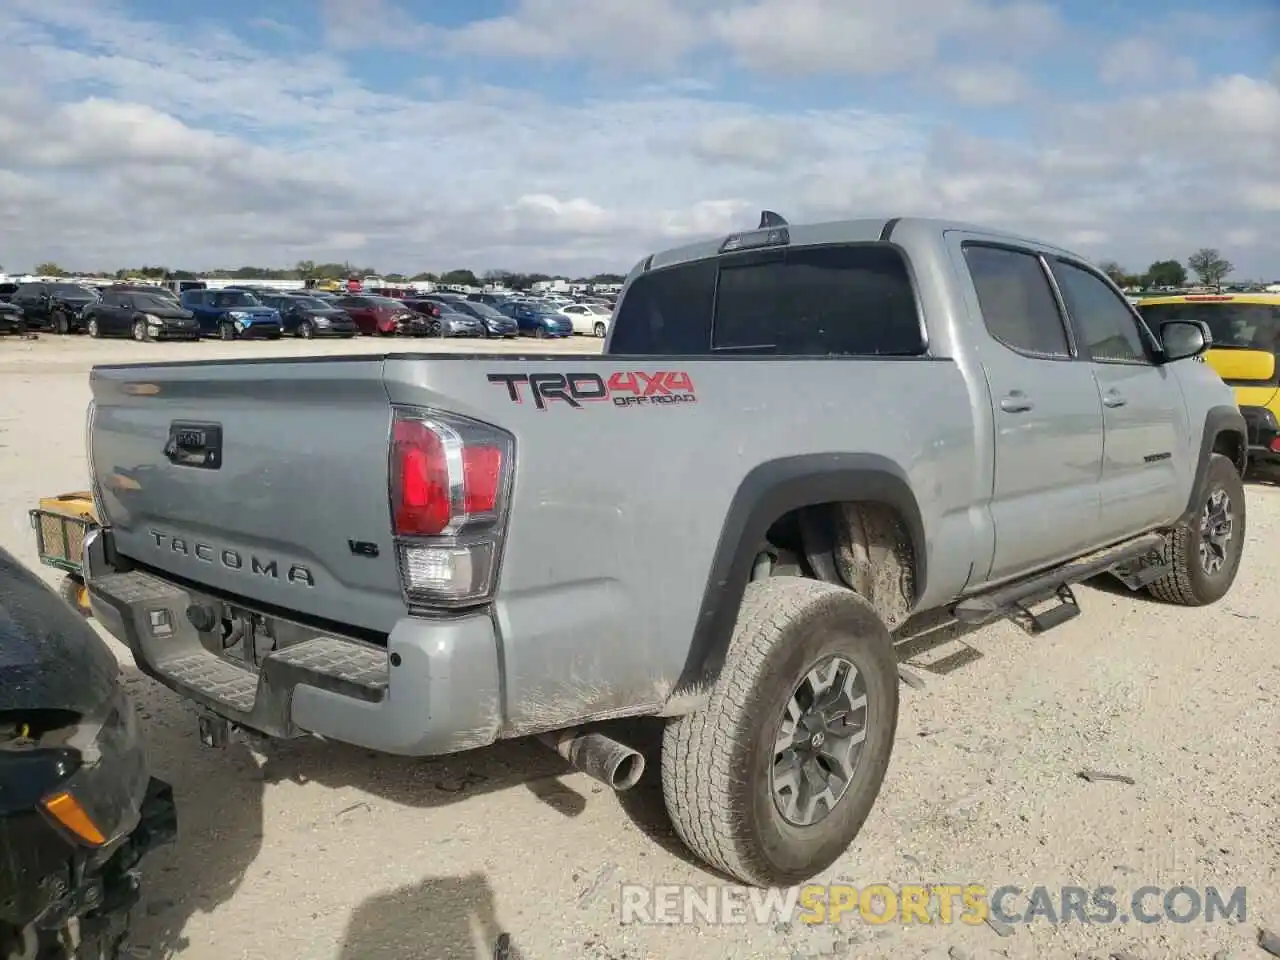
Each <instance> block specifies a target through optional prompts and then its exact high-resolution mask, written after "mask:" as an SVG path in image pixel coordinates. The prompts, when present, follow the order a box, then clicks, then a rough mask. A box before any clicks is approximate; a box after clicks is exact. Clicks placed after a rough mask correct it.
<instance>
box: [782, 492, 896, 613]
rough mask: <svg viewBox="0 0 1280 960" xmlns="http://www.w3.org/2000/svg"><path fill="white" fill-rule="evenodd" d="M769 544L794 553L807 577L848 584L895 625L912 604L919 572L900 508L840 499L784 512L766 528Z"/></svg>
mask: <svg viewBox="0 0 1280 960" xmlns="http://www.w3.org/2000/svg"><path fill="white" fill-rule="evenodd" d="M765 539H766V541H767V543H768V545H769V547H773V548H779V549H782V550H787V551H790V552H792V553H794V554H795V555H796V556H797V558H799V560H800V562H801V566H802V569H803V570H804V573H805V574H806V575H807V576H810V577H812V578H814V579H815V580H823V581H826V582H828V583H834V584H836V585H837V586H842V587H848V588H849V589H851V590H853V591H855V592H856V593H858V594H860V595H862V596H863V597H864V599H866V600H867V601H869V602H870V603H871V604H872V606H874V607H875V608H876V612H877V613H879V614H880V617H881V619H882V620H883V621H884V622H885V625H886V626H888V627H889V628H890V629H893V628H894V627H897V626H898V625H900V624H901V622H902V621H903V620H905V619H906V617H907V616H908V615H909V614H910V612H911V610H912V608H913V607H914V605H915V600H916V596H917V586H918V584H919V576H918V575H919V572H920V571H919V570H918V569H917V559H918V558H917V551H916V548H915V545H914V544H913V542H912V534H911V528H910V527H909V526H908V524H907V518H906V517H904V516H903V514H902V511H900V510H899V509H898V508H897V507H895V506H894V505H892V504H889V503H883V502H880V501H876V500H842V501H833V502H828V503H819V504H811V505H809V506H805V507H800V508H797V509H795V510H790V511H788V512H787V513H785V514H783V516H781V517H779V518H778V520H776V521H775V522H774V523H773V524H772V525H770V527H769V532H768V533H767V534H766V535H765Z"/></svg>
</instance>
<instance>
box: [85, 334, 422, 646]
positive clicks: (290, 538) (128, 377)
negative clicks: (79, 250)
mask: <svg viewBox="0 0 1280 960" xmlns="http://www.w3.org/2000/svg"><path fill="white" fill-rule="evenodd" d="M382 368H383V360H382V358H380V357H372V358H325V359H323V360H316V361H311V360H304V361H280V362H257V361H250V362H242V361H229V362H212V363H209V362H196V363H189V364H188V363H181V364H165V365H157V366H127V367H96V368H95V369H94V370H93V372H92V374H91V385H92V388H93V398H94V412H93V415H92V416H93V420H92V428H91V431H90V438H89V447H90V449H89V451H88V454H89V458H90V463H91V467H92V470H93V475H94V481H95V483H96V485H97V494H98V496H99V498H100V502H101V508H102V510H103V512H104V513H105V516H104V518H103V519H104V521H105V522H107V523H109V524H110V525H111V527H112V528H113V532H114V542H115V546H116V549H117V550H118V551H119V552H120V553H121V554H123V555H124V556H126V557H129V558H131V559H133V560H136V561H139V562H141V563H143V564H146V565H148V566H151V567H154V568H158V569H159V570H162V571H165V572H168V573H170V574H172V575H174V576H178V577H182V578H186V579H189V580H192V581H195V582H197V583H199V584H201V585H203V586H206V587H210V588H213V589H215V590H220V591H225V592H226V593H228V594H231V595H233V596H239V597H245V598H252V599H253V600H255V601H258V602H259V603H263V604H270V605H274V606H278V607H282V608H285V609H288V610H296V611H302V612H304V613H306V614H309V615H311V616H313V617H319V618H323V619H326V620H332V621H335V622H338V623H342V624H348V625H351V626H358V627H362V628H365V629H369V630H376V631H389V630H390V629H391V627H392V626H393V625H394V623H395V621H396V619H397V618H398V617H400V616H403V615H404V605H403V602H402V600H401V595H400V589H399V575H398V573H397V570H396V561H395V552H394V550H393V549H392V548H391V542H390V526H391V525H390V513H389V506H388V501H387V471H388V459H387V437H388V431H389V429H390V417H391V411H390V406H389V402H388V399H387V393H386V390H385V388H384V387H383V382H382ZM212 428H216V430H214V429H212ZM202 435H203V436H202ZM201 440H203V441H205V443H206V447H205V450H206V452H208V455H209V456H211V458H212V459H211V460H210V461H209V462H207V463H201V462H199V461H200V459H201V450H200V449H199V447H200V441H201ZM179 441H180V442H182V443H183V444H184V449H183V450H175V449H174V448H175V443H176V442H179ZM215 447H220V449H217V450H216V452H213V451H214V450H215ZM175 461H176V462H175ZM184 461H186V462H184ZM370 544H372V545H373V547H372V548H370V546H369V545H370Z"/></svg>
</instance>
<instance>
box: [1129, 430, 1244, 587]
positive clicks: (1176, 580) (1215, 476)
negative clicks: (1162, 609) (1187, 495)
mask: <svg viewBox="0 0 1280 960" xmlns="http://www.w3.org/2000/svg"><path fill="white" fill-rule="evenodd" d="M1217 490H1222V491H1225V492H1226V494H1227V497H1228V498H1229V499H1230V501H1231V512H1232V514H1233V517H1232V529H1231V540H1230V542H1229V544H1228V547H1227V557H1226V560H1225V562H1224V563H1223V565H1222V568H1221V569H1220V570H1218V572H1217V573H1215V574H1212V575H1210V574H1208V573H1206V572H1205V570H1204V567H1203V566H1201V564H1200V553H1199V549H1200V545H1199V538H1200V530H1199V526H1200V511H1201V509H1202V508H1203V506H1204V504H1205V502H1206V501H1208V499H1209V498H1210V497H1211V496H1212V495H1213V493H1214V492H1215V491H1217ZM1245 507H1246V504H1245V492H1244V482H1243V480H1242V479H1241V477H1240V474H1239V473H1238V472H1237V470H1236V467H1235V464H1233V463H1232V462H1231V460H1230V459H1229V458H1228V457H1224V456H1223V455H1222V454H1220V453H1214V454H1210V455H1209V468H1208V469H1207V470H1206V471H1205V480H1204V487H1203V488H1202V489H1201V491H1200V494H1199V496H1198V497H1197V500H1196V510H1195V514H1194V516H1193V517H1192V519H1191V521H1190V522H1184V523H1179V524H1178V525H1177V526H1176V527H1174V528H1173V530H1171V531H1170V532H1169V534H1168V541H1169V566H1170V572H1169V573H1168V574H1166V575H1165V576H1163V577H1161V578H1160V579H1159V580H1157V581H1155V582H1154V583H1152V584H1150V585H1149V586H1148V587H1147V590H1148V591H1149V592H1150V593H1151V595H1152V596H1153V597H1155V598H1156V599H1157V600H1161V601H1163V602H1165V603H1176V604H1178V605H1180V606H1184V607H1203V606H1207V605H1209V604H1211V603H1216V602H1217V601H1218V600H1221V599H1222V598H1223V597H1224V596H1226V594H1227V591H1229V590H1230V589H1231V585H1232V584H1233V583H1234V582H1235V579H1236V573H1237V572H1238V571H1239V569H1240V559H1241V557H1242V555H1243V551H1244V538H1245V532H1246V529H1247V527H1246V523H1245V520H1246V517H1245Z"/></svg>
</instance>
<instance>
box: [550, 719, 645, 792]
mask: <svg viewBox="0 0 1280 960" xmlns="http://www.w3.org/2000/svg"><path fill="white" fill-rule="evenodd" d="M538 739H539V740H541V741H542V742H543V743H544V744H546V745H547V746H548V747H550V748H551V749H552V750H554V751H555V752H556V753H558V754H560V756H561V757H563V758H564V759H565V760H567V761H569V763H570V764H571V765H572V766H573V767H574V768H575V769H577V770H580V771H581V772H582V773H585V774H586V775H587V776H589V777H594V778H595V779H597V780H599V781H600V782H601V783H603V784H604V785H605V786H607V787H611V788H612V789H614V790H618V791H622V790H630V789H631V788H632V787H634V786H635V785H636V784H637V783H639V782H640V777H641V776H642V775H643V774H644V755H643V754H642V753H640V752H639V751H638V750H633V749H632V748H631V747H628V746H627V745H626V744H622V743H619V742H618V741H617V740H615V739H613V737H607V736H605V735H604V734H603V733H596V732H594V731H590V732H589V731H586V730H583V729H580V728H578V729H572V730H560V731H557V732H556V733H547V734H543V735H542V736H540V737H539V738H538Z"/></svg>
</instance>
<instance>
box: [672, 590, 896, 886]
mask: <svg viewBox="0 0 1280 960" xmlns="http://www.w3.org/2000/svg"><path fill="white" fill-rule="evenodd" d="M833 654H835V655H839V656H841V657H843V658H845V659H847V660H849V661H851V662H852V663H853V664H854V666H855V667H857V669H858V671H859V672H860V673H861V674H862V675H863V678H864V680H865V683H866V689H867V715H866V730H867V734H866V740H865V743H864V745H863V748H862V755H861V757H860V758H859V761H858V763H857V766H856V768H855V773H854V776H853V780H852V782H851V783H850V785H849V788H848V791H847V792H846V793H845V794H844V795H843V796H842V797H841V799H840V800H839V802H838V803H837V804H836V805H835V807H834V809H833V810H832V811H831V813H830V814H828V815H827V816H826V817H825V818H823V819H822V820H820V821H818V822H817V823H815V824H813V825H811V826H807V827H797V826H793V825H791V824H788V823H787V822H786V821H785V820H783V819H782V816H781V814H780V813H779V812H778V809H777V806H776V804H775V801H774V797H773V789H772V785H771V770H772V763H773V760H774V757H773V745H774V741H775V737H776V734H777V727H778V724H779V722H780V720H781V717H782V714H783V710H784V709H785V706H786V704H787V702H788V700H789V699H790V698H791V696H792V694H793V693H794V691H795V690H796V688H797V687H798V686H799V684H800V682H801V680H802V679H803V678H804V676H805V675H806V674H807V673H808V672H809V671H810V670H811V669H812V668H813V667H814V666H816V665H817V664H818V663H820V662H821V661H823V660H824V659H826V658H828V657H830V656H832V655H833ZM897 722H898V669H897V660H896V658H895V656H894V651H893V641H892V638H891V637H890V635H889V631H888V630H887V629H886V628H885V626H884V624H883V623H881V622H880V620H879V619H878V618H877V617H876V615H875V612H874V611H873V610H872V608H871V606H870V604H869V603H868V602H867V601H866V600H865V599H863V598H862V597H859V596H858V595H857V594H855V593H853V592H852V591H850V590H847V589H845V588H844V587H839V586H836V585H834V584H829V583H823V582H820V581H817V580H809V579H806V578H801V577H771V578H767V579H764V580H759V581H754V582H752V583H750V584H748V585H747V589H746V593H745V594H744V595H743V598H742V606H741V608H740V610H739V612H738V621H737V625H736V626H735V628H734V633H733V637H732V639H731V641H730V644H729V650H728V654H727V657H726V659H725V664H724V667H723V669H722V670H721V673H720V677H719V679H718V680H717V682H716V684H715V686H714V687H713V688H712V690H711V691H710V698H709V700H708V702H707V703H706V705H705V706H703V707H702V708H701V709H699V710H697V711H695V712H694V713H691V714H688V715H685V716H682V717H679V718H676V719H674V720H671V721H670V722H669V723H668V725H667V727H666V731H665V733H664V736H663V744H662V791H663V796H664V799H665V801H666V807H667V812H668V813H669V815H670V816H671V820H672V823H673V824H674V826H675V828H676V833H677V834H678V835H679V836H680V838H681V839H682V840H683V841H684V843H685V845H686V846H688V847H689V849H690V850H692V851H693V852H694V853H695V854H697V855H698V856H699V857H700V858H701V859H703V860H704V861H706V862H707V863H708V864H710V865H711V866H712V867H715V868H716V869H718V870H720V871H721V872H722V873H724V874H726V875H728V876H730V877H733V878H735V879H737V880H739V881H741V882H743V883H747V884H752V885H756V886H764V887H789V886H794V885H795V884H798V883H802V882H803V881H805V880H808V879H809V878H811V877H813V876H814V875H816V874H818V873H820V872H822V871H823V870H825V869H826V868H827V867H829V866H830V865H831V864H832V863H834V862H835V861H836V859H838V858H839V857H840V856H841V855H842V854H843V853H844V852H845V851H846V850H847V849H848V848H849V845H850V844H851V843H852V842H853V840H854V838H855V837H856V836H857V835H858V832H859V831H860V830H861V829H862V825H863V823H864V822H865V821H866V818H867V815H868V814H869V813H870V812H871V808H872V806H873V805H874V804H875V801H876V797H877V796H878V794H879V792H880V785H881V783H883V782H884V776H885V772H886V771H887V769H888V766H889V758H890V755H891V753H892V751H893V740H894V734H895V731H896V728H897Z"/></svg>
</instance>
